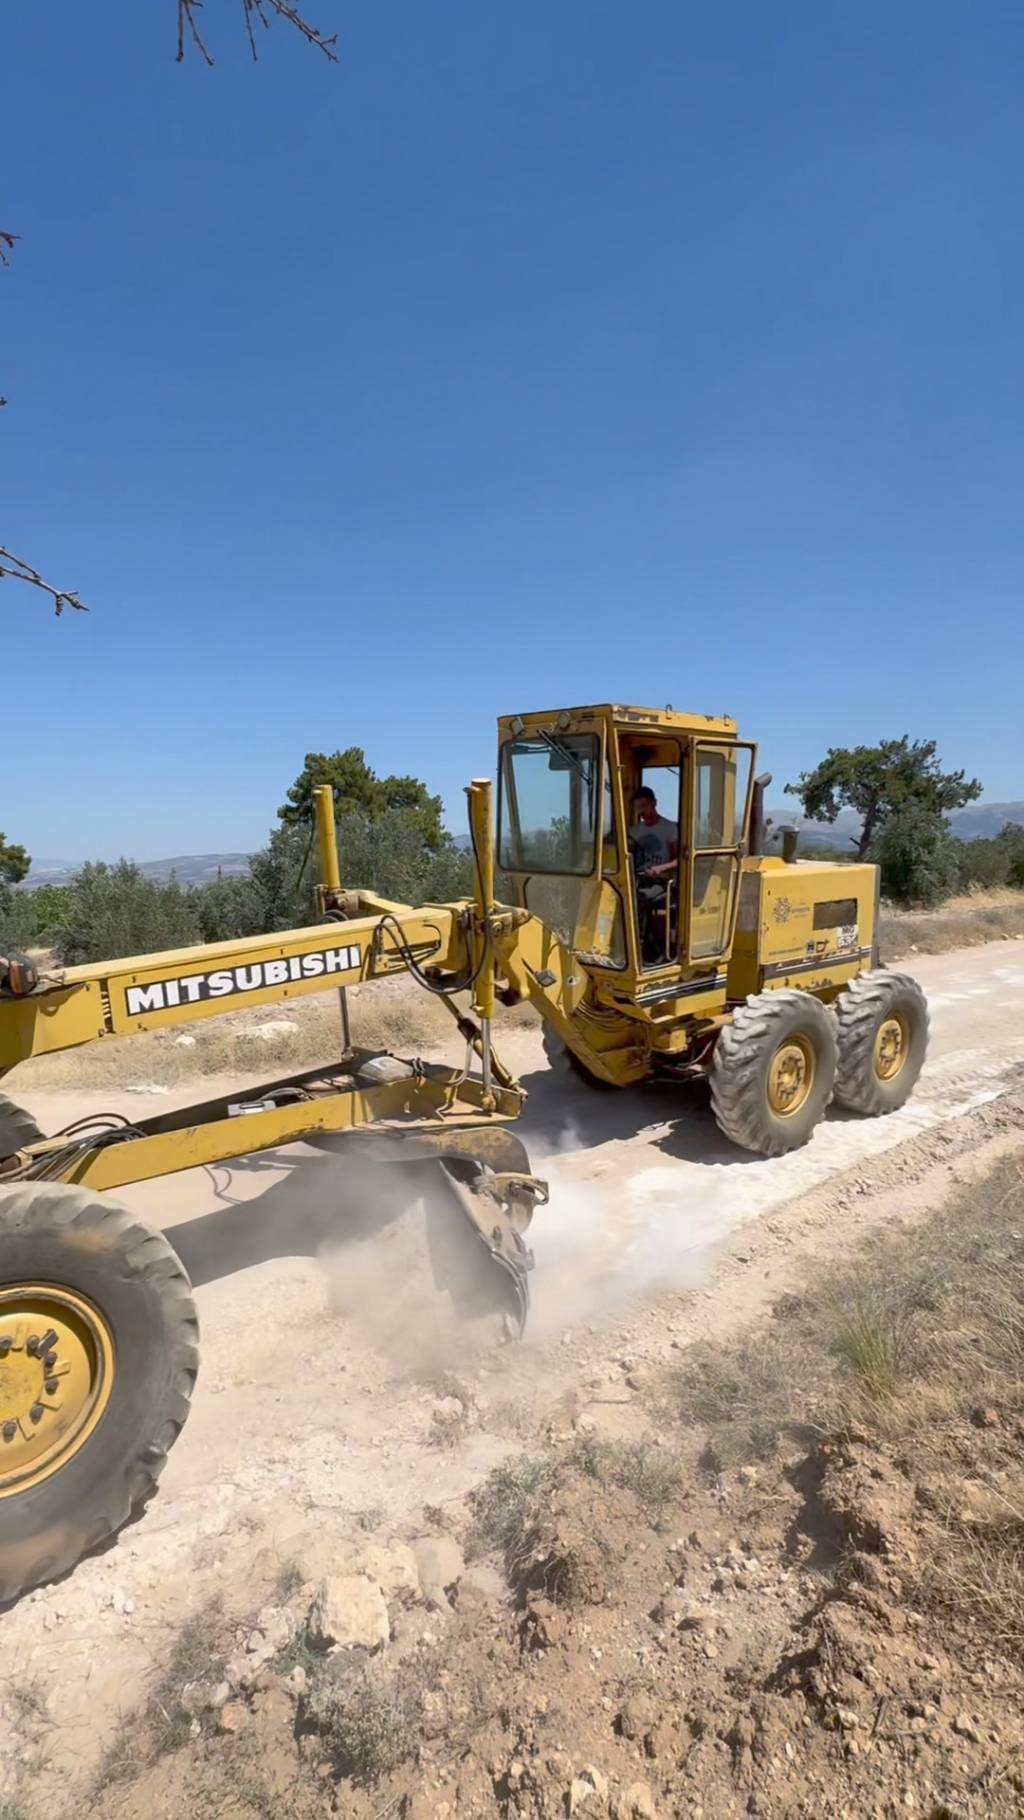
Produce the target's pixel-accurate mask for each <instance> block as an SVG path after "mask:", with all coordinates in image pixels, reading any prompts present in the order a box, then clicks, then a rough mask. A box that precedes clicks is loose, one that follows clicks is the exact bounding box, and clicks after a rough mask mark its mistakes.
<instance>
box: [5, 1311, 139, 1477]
mask: <svg viewBox="0 0 1024 1820" xmlns="http://www.w3.org/2000/svg"><path fill="white" fill-rule="evenodd" d="M113 1387H114V1339H113V1335H112V1334H111V1331H110V1328H109V1327H108V1326H107V1323H106V1321H105V1320H104V1319H103V1316H102V1315H101V1314H100V1312H99V1310H98V1309H97V1308H94V1307H93V1305H92V1303H91V1302H88V1301H86V1299H85V1297H84V1296H80V1295H77V1294H75V1292H74V1291H73V1290H70V1289H58V1288H55V1287H51V1286H49V1285H46V1286H43V1285H37V1284H25V1285H21V1284H18V1285H16V1286H8V1287H6V1288H0V1498H8V1497H11V1496H13V1495H14V1493H16V1492H22V1491H27V1490H28V1489H29V1487H30V1486H32V1485H38V1484H39V1483H40V1482H41V1481H42V1480H43V1479H48V1478H49V1477H50V1475H51V1474H52V1473H55V1472H58V1471H59V1470H60V1468H61V1467H62V1466H66V1465H67V1462H68V1461H69V1460H70V1459H71V1458H72V1457H73V1456H74V1455H75V1454H76V1453H78V1452H79V1450H80V1449H81V1448H82V1447H84V1446H85V1444H86V1442H87V1441H88V1439H89V1436H90V1435H91V1434H92V1433H93V1430H94V1429H95V1428H96V1425H97V1423H98V1422H99V1420H100V1418H101V1416H102V1415H103V1411H104V1410H105V1409H106V1407H107V1404H108V1402H109V1401H110V1393H111V1391H112V1389H113Z"/></svg>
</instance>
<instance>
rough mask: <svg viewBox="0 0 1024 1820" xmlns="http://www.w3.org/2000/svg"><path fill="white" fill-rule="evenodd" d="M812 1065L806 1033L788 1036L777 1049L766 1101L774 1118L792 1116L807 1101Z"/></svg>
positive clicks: (812, 1081) (769, 1077)
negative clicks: (804, 1034)
mask: <svg viewBox="0 0 1024 1820" xmlns="http://www.w3.org/2000/svg"><path fill="white" fill-rule="evenodd" d="M815 1066H816V1065H815V1059H814V1047H813V1045H812V1044H811V1043H810V1041H809V1040H808V1038H807V1037H806V1036H790V1037H787V1038H786V1041H785V1042H784V1043H783V1044H782V1045H781V1047H780V1048H778V1049H776V1051H775V1054H774V1055H773V1056H772V1060H771V1067H770V1068H769V1070H768V1104H769V1105H770V1107H771V1109H772V1111H773V1112H774V1113H775V1115H776V1117H777V1118H780V1119H788V1118H791V1117H792V1116H793V1114H794V1113H795V1112H799V1111H800V1109H801V1107H802V1106H805V1105H806V1104H807V1096H808V1094H809V1093H810V1091H811V1088H812V1087H813V1085H814V1075H815Z"/></svg>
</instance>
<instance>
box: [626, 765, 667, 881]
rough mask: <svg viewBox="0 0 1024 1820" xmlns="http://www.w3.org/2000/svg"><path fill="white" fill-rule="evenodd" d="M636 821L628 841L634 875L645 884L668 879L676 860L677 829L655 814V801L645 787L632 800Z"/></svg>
mask: <svg viewBox="0 0 1024 1820" xmlns="http://www.w3.org/2000/svg"><path fill="white" fill-rule="evenodd" d="M633 813H634V814H635V816H636V820H635V821H634V823H633V826H632V827H631V828H630V830H629V838H630V841H631V843H632V846H633V852H634V855H635V859H636V875H637V878H638V879H643V880H644V881H645V883H650V882H653V881H654V880H655V879H663V878H667V877H668V876H669V874H670V873H671V872H674V870H675V865H676V860H677V859H678V857H679V828H678V826H677V824H676V823H675V822H670V821H666V819H665V817H664V816H663V815H659V814H658V799H657V797H656V796H655V794H654V791H653V790H650V789H648V787H647V785H646V784H644V786H643V787H642V789H640V790H638V791H637V793H636V795H635V796H634V798H633Z"/></svg>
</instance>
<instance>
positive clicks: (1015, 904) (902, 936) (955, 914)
mask: <svg viewBox="0 0 1024 1820" xmlns="http://www.w3.org/2000/svg"><path fill="white" fill-rule="evenodd" d="M1015 936H1021V937H1024V891H1011V890H1009V889H1005V890H997V891H971V892H967V893H965V894H964V895H963V896H962V897H951V898H949V899H948V900H947V902H946V903H944V904H940V905H939V906H938V908H937V909H935V910H896V909H893V908H891V907H888V908H883V910H882V914H881V919H880V923H879V939H880V943H881V950H882V959H883V960H884V961H894V960H902V959H904V958H905V957H906V956H907V955H908V954H949V953H950V952H951V951H952V950H953V949H954V948H974V947H977V946H978V945H979V944H980V943H982V942H1005V941H1010V940H1012V939H1013V938H1014V937H1015Z"/></svg>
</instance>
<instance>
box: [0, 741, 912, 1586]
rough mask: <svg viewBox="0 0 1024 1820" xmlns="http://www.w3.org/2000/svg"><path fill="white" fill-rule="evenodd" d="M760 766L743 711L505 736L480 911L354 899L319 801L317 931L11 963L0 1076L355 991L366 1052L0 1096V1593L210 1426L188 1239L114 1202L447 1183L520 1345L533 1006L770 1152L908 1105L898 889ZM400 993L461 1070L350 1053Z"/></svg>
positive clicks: (72, 1544)
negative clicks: (638, 801)
mask: <svg viewBox="0 0 1024 1820" xmlns="http://www.w3.org/2000/svg"><path fill="white" fill-rule="evenodd" d="M755 755H756V748H755V747H754V746H753V745H752V744H751V743H750V742H749V741H746V740H741V739H740V738H739V737H738V732H737V727H736V723H735V722H734V721H732V720H730V719H728V718H725V717H721V718H711V717H706V716H696V715H685V714H677V713H674V712H673V711H672V710H671V709H666V710H664V711H659V710H655V709H646V708H628V707H613V706H600V707H582V708H575V709H564V710H559V711H554V712H550V711H549V712H545V713H535V714H523V715H513V716H508V717H506V718H504V719H502V720H501V721H500V722H499V765H498V776H499V824H498V838H497V860H498V864H499V865H500V867H501V870H502V873H503V875H504V878H503V886H502V890H503V895H504V896H505V897H507V898H508V899H509V900H510V901H509V902H498V901H496V899H495V889H494V879H495V873H494V864H495V845H494V841H493V834H492V825H491V785H490V782H489V781H487V780H478V781H476V782H475V783H474V784H472V785H471V786H470V789H469V791H468V793H467V794H468V796H469V825H470V835H471V842H472V850H473V857H474V871H475V890H474V895H473V897H472V898H471V899H466V900H463V901H460V902H457V903H452V904H427V905H423V906H420V907H418V908H413V907H410V906H409V905H404V904H397V903H391V902H389V901H387V900H385V899H383V898H381V897H378V896H376V895H374V894H372V893H368V892H361V891H354V890H346V889H344V888H343V887H342V883H341V878H340V871H339V862H338V852H337V844H336V828H335V815H334V806H333V802H332V797H331V793H330V791H329V790H327V789H320V790H318V791H317V792H316V795H315V811H316V825H317V829H318V833H319V844H320V861H321V883H320V885H319V887H318V915H319V919H320V920H319V921H318V922H317V923H315V924H313V925H310V926H309V927H306V928H303V929H293V930H289V931H285V932H280V933H275V934H272V935H265V936H255V937H251V938H248V939H245V940H240V941H231V942H218V943H213V944H210V945H208V946H203V947H195V948H189V949H184V950H181V951H179V952H176V953H167V954H150V955H143V956H137V957H134V958H130V959H126V960H117V961H111V962H108V963H105V964H99V965H95V966H86V967H73V968H68V969H65V970H63V971H58V972H55V973H45V974H44V975H43V976H42V977H40V976H38V975H37V974H36V972H35V970H34V969H33V968H32V967H31V966H30V965H28V964H27V963H25V962H20V961H17V960H13V959H12V960H7V961H2V960H0V1074H3V1073H6V1072H8V1071H9V1070H10V1069H12V1068H13V1067H14V1066H15V1065H16V1064H17V1063H18V1062H20V1061H23V1060H25V1059H26V1058H28V1057H29V1056H38V1055H45V1054H52V1053H54V1052H56V1051H58V1050H64V1049H70V1048H74V1047H76V1046H81V1045H83V1044H86V1043H92V1042H97V1041H101V1040H103V1039H104V1038H108V1037H111V1036H123V1035H128V1034H132V1033H134V1032H143V1031H153V1030H166V1029H169V1028H171V1027H172V1026H177V1025H181V1024H190V1023H193V1022H195V1021H196V1020H198V1019H201V1018H206V1017H212V1016H215V1015H217V1014H219V1013H224V1012H230V1011H236V1010H238V1009H239V1007H240V1005H242V1004H244V1005H246V1006H266V1005H273V1004H280V1003H282V1002H284V1001H286V1000H290V999H293V998H297V997H300V996H303V995H306V994H309V993H314V992H323V991H324V989H325V988H326V987H337V989H338V991H339V997H340V1038H341V1040H340V1043H339V1054H338V1056H337V1057H336V1058H334V1059H332V1060H331V1061H329V1062H328V1063H327V1064H326V1065H325V1066H323V1067H321V1068H318V1069H314V1070H308V1071H306V1072H304V1073H302V1074H296V1075H292V1076H289V1077H288V1078H287V1079H284V1080H276V1081H272V1082H269V1083H267V1084H266V1085H263V1086H261V1087H259V1088H258V1089H255V1090H248V1091H247V1092H246V1093H245V1094H244V1095H239V1096H237V1097H228V1098H218V1099H214V1100H210V1101H207V1102H205V1103H203V1104H201V1105H196V1106H190V1107H186V1108H184V1109H181V1110H179V1111H176V1112H171V1113H167V1114H164V1115H161V1116H158V1117H155V1118H150V1119H141V1120H139V1121H138V1122H137V1123H129V1122H127V1121H126V1120H124V1119H123V1118H121V1117H120V1116H119V1115H109V1116H107V1117H103V1118H93V1119H88V1120H82V1121H79V1122H78V1123H77V1124H75V1125H73V1126H71V1127H69V1128H67V1129H66V1130H64V1131H62V1132H59V1133H57V1134H56V1135H54V1136H51V1137H45V1136H44V1135H43V1133H42V1132H41V1131H40V1130H39V1129H38V1127H37V1126H36V1125H35V1123H34V1121H33V1120H32V1119H31V1118H30V1117H29V1116H28V1115H27V1114H26V1113H24V1112H23V1111H22V1110H21V1109H20V1108H18V1107H17V1106H16V1105H14V1104H13V1103H12V1102H11V1101H9V1100H2V1099H0V1182H2V1183H3V1184H4V1185H3V1186H2V1187H0V1600H4V1599H8V1600H9V1599H11V1598H13V1597H14V1596H15V1595H16V1594H17V1593H18V1592H20V1591H22V1590H24V1589H26V1588H28V1587H30V1586H34V1585H38V1584H39V1583H41V1582H42V1581H44V1580H47V1579H50V1578H53V1577H54V1576H55V1575H57V1574H59V1573H61V1572H62V1571H64V1570H65V1569H67V1568H68V1567H70V1566H71V1565H73V1563H74V1562H75V1561H76V1560H77V1559H78V1558H79V1557H80V1556H81V1555H82V1554H83V1553H84V1552H85V1551H86V1550H87V1549H89V1548H91V1547H93V1546H95V1545H96V1544H98V1543H99V1542H101V1541H102V1540H103V1539H104V1538H105V1537H107V1536H109V1535H111V1534H112V1533H113V1532H114V1531H115V1530H117V1529H118V1528H119V1526H120V1525H121V1524H122V1523H123V1522H124V1521H125V1520H126V1518H127V1517H128V1516H129V1514H130V1513H131V1511H132V1510H133V1509H134V1508H135V1507H136V1506H138V1505H139V1504H141V1503H142V1502H144V1500H145V1499H146V1498H147V1497H148V1496H149V1495H150V1493H151V1492H152V1490H153V1488H154V1486H155V1483H156V1480H157V1477H158V1475H159V1473H160V1471H161V1469H162V1467H163V1464H164V1461H165V1459H166V1455H167V1451H168V1449H169V1448H170V1446H171V1445H172V1443H173V1442H174V1440H175V1439H176V1437H177V1435H178V1433H179V1432H180V1430H181V1427H182V1425H183V1423H184V1421H185V1418H186V1416H187V1413H188V1407H189V1399H190V1396H191V1392H192V1388H193V1384H194V1382H195V1377H196V1371H197V1367H198V1326H197V1321H196V1313H195V1308H194V1305H193V1301H192V1296H191V1288H190V1284H189V1282H188V1279H187V1276H186V1274H185V1271H184V1269H183V1268H182V1265H181V1263H180V1261H179V1260H178V1258H177V1257H176V1255H175V1253H174V1251H173V1250H172V1248H171V1246H170V1244H169V1243H168V1241H167V1240H166V1239H165V1238H164V1236H163V1235H162V1234H161V1233H160V1232H158V1231H154V1230H151V1229H150V1228H148V1227H147V1226H145V1225H144V1224H143V1223H142V1221H140V1220H139V1219H138V1218H137V1217H136V1216H135V1215H134V1214H133V1213H131V1212H128V1211H126V1210H125V1209H123V1208H122V1207H120V1206H118V1204H117V1203H116V1202H115V1201H114V1200H112V1199H111V1198H110V1196H109V1193H108V1191H110V1190H115V1189H117V1188H119V1187H123V1186H125V1185H126V1184H128V1183H131V1182H138V1181H144V1180H147V1179H151V1178H153V1177H156V1176H161V1175H165V1174H171V1173H174V1172H175V1171H178V1170H182V1169H190V1168H194V1167H196V1166H199V1165H203V1164H212V1163H223V1162H226V1161H229V1160H231V1159H233V1158H237V1157H240V1156H242V1155H246V1154H249V1153H251V1152H254V1151H259V1150H264V1149H268V1148H271V1147H274V1146H277V1145H281V1144H288V1143H293V1142H296V1141H299V1140H306V1141H310V1142H313V1143H333V1142H336V1141H337V1142H340V1143H341V1147H342V1149H344V1150H347V1151H348V1152H349V1154H351V1155H354V1156H359V1157H361V1158H366V1159H368V1160H373V1161H381V1162H385V1163H387V1164H389V1165H391V1164H402V1165H407V1164H411V1165H412V1166H413V1168H423V1167H425V1166H429V1167H432V1168H433V1171H434V1173H435V1175H436V1176H437V1177H438V1178H439V1179H440V1180H441V1181H442V1182H443V1183H444V1185H445V1189H446V1192H447V1194H448V1197H449V1204H450V1206H451V1208H452V1209H453V1210H455V1212H456V1217H457V1218H458V1219H459V1220H461V1221H463V1222H464V1223H465V1224H464V1229H465V1231H466V1232H467V1233H469V1234H471V1235H472V1236H473V1238H474V1239H475V1240H476V1241H477V1246H476V1255H477V1256H478V1257H479V1259H480V1260H481V1261H482V1263H483V1264H484V1265H485V1266H487V1268H488V1274H489V1278H490V1281H491V1284H492V1286H493V1285H494V1284H498V1285H500V1286H501V1290H502V1292H503V1300H504V1304H505V1307H504V1318H505V1322H506V1327H507V1328H508V1330H510V1331H511V1332H512V1333H515V1332H517V1331H519V1330H521V1327H522V1322H523V1319H524V1316H525V1312H526V1302H527V1298H526V1284H527V1271H528V1270H529V1268H530V1265H531V1262H532V1259H531V1255H530V1252H529V1250H528V1248H527V1245H526V1242H525V1236H524V1235H525V1233H526V1230H527V1227H528V1225H529V1222H530V1218H531V1215H532V1213H533V1209H534V1207H535V1205H537V1204H539V1203H543V1202H544V1201H545V1200H546V1198H547V1190H546V1187H545V1184H544V1183H543V1182H540V1181H538V1179H537V1178H536V1177H535V1176H534V1175H532V1173H531V1171H530V1167H529V1160H528V1158H527V1155H526V1151H525V1148H524V1146H523V1145H522V1143H521V1142H520V1140H519V1139H518V1137H516V1136H515V1134H514V1133H513V1132H512V1131H510V1130H509V1129H508V1126H509V1124H510V1123H511V1122H512V1121H513V1120H514V1119H515V1118H516V1117H517V1115H518V1114H519V1112H520V1111H521V1109H522V1106H523V1103H524V1100H525V1094H524V1092H523V1089H522V1087H521V1086H520V1084H519V1082H518V1081H517V1080H515V1078H514V1077H513V1076H512V1075H511V1074H510V1073H509V1071H508V1070H507V1069H506V1067H505V1066H504V1064H503V1063H502V1061H501V1059H500V1057H499V1056H498V1054H497V1052H496V1050H495V1048H494V1044H493V1041H492V1019H493V1016H494V1013H495V1009H496V1002H497V1000H499V999H500V1000H501V1001H502V1002H504V1003H506V1004H512V1003H515V1002H517V1001H518V1000H520V999H524V998H528V999H529V1000H530V1001H531V1002H532V1003H533V1005H534V1006H535V1007H536V1008H537V1009H538V1011H539V1012H540V1014H541V1017H542V1019H543V1024H544V1040H545V1046H546V1048H547V1050H548V1054H549V1056H550V1058H551V1059H552V1061H553V1062H554V1063H556V1064H558V1065H561V1064H563V1063H564V1064H565V1065H566V1066H569V1067H571V1068H572V1069H574V1070H575V1071H576V1072H577V1073H578V1074H579V1075H580V1076H582V1077H583V1078H584V1079H585V1080H587V1081H589V1082H591V1083H592V1084H593V1085H595V1086H603V1087H609V1088H610V1087H624V1086H628V1085H630V1084H633V1083H639V1082H642V1081H643V1080H645V1079H647V1078H648V1077H650V1076H653V1075H659V1076H661V1077H666V1076H668V1077H670V1078H675V1079H678V1080H681V1081H683V1080H687V1079H693V1078H695V1077H700V1076H705V1075H706V1076H709V1077H710V1084H711V1096H712V1104H713V1107H714V1111H715V1115H716V1117H717V1120H718V1123H719V1126H720V1127H721V1129H722V1131H723V1132H724V1133H725V1134H726V1136H727V1137H729V1138H730V1139H732V1140H733V1141H734V1142H736V1143H737V1144H739V1145H742V1146H743V1147H745V1148H746V1149H748V1150H753V1151H755V1152H758V1153H760V1154H762V1155H765V1156H778V1155H780V1154H782V1153H783V1152H785V1151H787V1150H790V1149H792V1148H794V1147H795V1146H796V1145H799V1144H802V1143H804V1142H806V1140H807V1138H808V1137H809V1136H810V1134H811V1132H812V1130H813V1128H814V1126H815V1124H816V1123H817V1121H818V1120H819V1119H820V1117H821V1116H822V1114H823V1112H824V1110H825V1107H826V1106H827V1104H828V1102H829V1100H830V1099H831V1098H832V1097H833V1095H834V1096H835V1098H836V1099H837V1100H838V1101H839V1102H840V1103H841V1104H842V1105H844V1106H845V1107H847V1108H849V1109H851V1110H855V1111H859V1112H863V1113H869V1114H877V1113H883V1112H888V1111H891V1110H892V1109H893V1108H895V1107H897V1106H900V1105H902V1104H903V1102H904V1101H905V1100H906V1098H907V1097H908V1096H909V1094H910V1092H911V1091H912V1089H913V1086H914V1083H915V1081H916V1079H917V1076H918V1074H919V1073H920V1070H921V1066H922V1063H923V1060H924V1054H925V1048H926V1044H927V1013H926V1008H925V1002H924V998H923V995H922V993H921V991H920V988H919V987H918V986H917V984H916V983H915V982H914V981H913V980H911V979H909V978H907V977H905V976H903V975H900V974H895V973H889V972H887V971H885V970H883V969H881V968H879V965H878V953H877V908H878V874H877V870H876V868H874V867H873V866H867V865H840V864H835V865H833V864H825V863H822V862H817V861H808V862H801V861H798V860H796V858H795V851H794V843H793V842H792V841H791V840H790V841H788V842H787V845H786V848H785V850H784V853H783V855H782V857H774V856H773V857H766V856H765V855H764V854H763V852H762V846H763V823H764V810H763V803H764V789H765V785H766V784H767V783H768V782H769V781H770V779H768V778H766V777H755V775H754V761H755ZM640 789H647V790H649V791H653V792H654V793H655V794H656V797H657V800H658V806H659V810H660V813H661V815H662V816H663V817H664V818H665V820H666V821H668V822H669V823H670V833H671V837H672V838H671V858H670V861H669V863H668V864H667V865H662V866H661V867H657V868H654V869H653V870H652V868H651V867H650V865H649V863H648V861H647V858H646V856H645V853H644V851H643V842H642V839H641V838H640V837H641V834H642V831H641V830H638V829H637V828H636V826H635V824H634V807H633V805H634V800H635V798H636V795H637V792H638V791H639V790H640ZM403 972H406V973H409V974H411V975H412V977H413V979H414V980H416V982H417V983H418V984H419V985H420V986H422V987H423V988H424V989H425V990H427V991H429V992H431V993H435V994H437V995H439V997H440V998H441V1000H442V1001H443V1003H444V1004H445V1005H446V1006H447V1008H448V1009H449V1011H450V1012H451V1014H452V1016H453V1018H454V1020H455V1023H456V1026H457V1028H458V1030H459V1032H460V1033H461V1035H462V1037H463V1039H464V1041H465V1044H466V1058H465V1063H464V1066H463V1067H462V1068H461V1069H456V1068H452V1067H445V1066H442V1065H440V1064H438V1063H433V1062H423V1061H419V1060H414V1061H405V1060H401V1059H399V1058H396V1057H394V1056H391V1055H379V1054H371V1053H369V1052H367V1051H365V1050H361V1049H358V1048H355V1047H353V1045H352V1043H351V1040H350V1035H349V1026H348V1003H347V993H348V991H349V989H350V988H352V987H357V986H360V985H362V984H364V983H366V982H369V981H372V980H375V979H380V978H384V977H387V976H389V975H393V974H396V973H403ZM467 993H468V994H469V995H470V1000H471V1008H470V1009H468V1010H467V1009H464V1008H463V1007H462V1006H460V1005H459V1004H458V1003H457V1002H456V998H457V995H459V994H467ZM449 1250H450V1248H449ZM479 1287H480V1286H479V1283H477V1284H476V1285H475V1286H474V1289H473V1291H472V1292H471V1294H472V1296H473V1298H474V1301H475V1299H476V1297H477V1296H478V1293H479Z"/></svg>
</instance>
